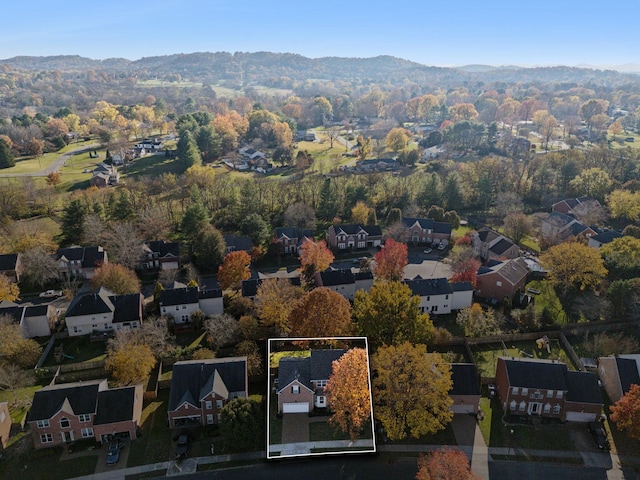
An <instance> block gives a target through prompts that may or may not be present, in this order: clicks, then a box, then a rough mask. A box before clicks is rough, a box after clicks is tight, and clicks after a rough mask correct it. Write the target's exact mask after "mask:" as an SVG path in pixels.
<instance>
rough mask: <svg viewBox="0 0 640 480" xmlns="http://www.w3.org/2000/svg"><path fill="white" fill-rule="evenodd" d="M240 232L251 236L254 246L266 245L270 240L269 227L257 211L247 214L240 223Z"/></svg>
mask: <svg viewBox="0 0 640 480" xmlns="http://www.w3.org/2000/svg"><path fill="white" fill-rule="evenodd" d="M240 232H241V233H242V234H243V235H247V236H249V237H251V241H252V242H253V245H254V246H256V247H257V246H258V245H262V246H263V247H266V246H267V245H268V244H269V241H270V240H271V227H270V226H269V224H268V223H267V222H265V220H264V219H263V218H262V217H261V216H260V215H259V214H257V213H251V214H249V215H247V216H246V217H245V218H244V219H243V220H242V222H241V223H240Z"/></svg>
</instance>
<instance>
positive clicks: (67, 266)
mask: <svg viewBox="0 0 640 480" xmlns="http://www.w3.org/2000/svg"><path fill="white" fill-rule="evenodd" d="M56 261H57V262H58V270H59V272H60V274H61V275H64V276H66V277H68V278H81V279H87V280H90V279H91V278H93V273H94V272H95V270H96V268H99V267H100V266H102V265H103V264H105V263H108V262H109V260H108V257H107V252H106V251H105V250H104V248H102V247H101V246H97V247H79V246H73V247H69V248H61V249H59V250H58V251H57V253H56Z"/></svg>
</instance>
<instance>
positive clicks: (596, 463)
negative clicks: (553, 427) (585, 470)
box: [565, 423, 613, 470]
mask: <svg viewBox="0 0 640 480" xmlns="http://www.w3.org/2000/svg"><path fill="white" fill-rule="evenodd" d="M565 427H566V428H567V429H568V430H569V436H570V437H571V440H573V443H574V444H575V446H576V450H578V451H579V452H580V456H581V457H582V461H583V462H584V465H585V466H586V467H597V468H604V469H605V470H609V469H611V468H612V466H613V462H612V461H611V455H610V454H609V452H603V451H601V450H600V449H598V447H597V446H596V441H595V440H594V439H593V436H592V435H591V433H590V432H589V430H588V428H587V424H586V423H570V424H567V425H565Z"/></svg>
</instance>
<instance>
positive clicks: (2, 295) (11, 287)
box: [0, 273, 20, 302]
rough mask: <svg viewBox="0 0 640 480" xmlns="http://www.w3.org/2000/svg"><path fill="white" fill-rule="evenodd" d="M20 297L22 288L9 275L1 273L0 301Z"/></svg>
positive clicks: (11, 300)
mask: <svg viewBox="0 0 640 480" xmlns="http://www.w3.org/2000/svg"><path fill="white" fill-rule="evenodd" d="M18 298H20V288H18V285H17V284H15V283H13V282H12V281H11V280H9V277H7V276H6V275H3V274H1V273H0V302H1V301H2V300H7V301H9V302H13V301H14V300H18Z"/></svg>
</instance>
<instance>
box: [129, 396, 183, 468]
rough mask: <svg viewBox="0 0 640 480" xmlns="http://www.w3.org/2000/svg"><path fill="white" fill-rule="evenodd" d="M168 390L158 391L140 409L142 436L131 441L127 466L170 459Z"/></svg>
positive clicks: (171, 432) (170, 434)
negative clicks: (155, 395) (152, 398)
mask: <svg viewBox="0 0 640 480" xmlns="http://www.w3.org/2000/svg"><path fill="white" fill-rule="evenodd" d="M168 402H169V390H160V391H158V398H157V399H156V400H154V401H152V402H150V403H148V404H147V405H145V407H144V409H143V410H142V418H141V430H142V436H141V437H140V438H138V439H136V440H135V441H133V442H131V451H130V452H129V459H128V461H127V466H128V467H134V466H137V465H145V464H148V463H158V462H165V461H167V460H169V459H171V456H170V455H171V436H172V434H173V433H174V432H173V431H172V430H170V429H169V427H168V426H167V403H168Z"/></svg>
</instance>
